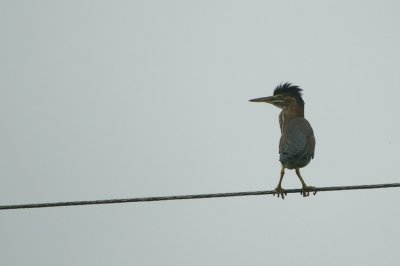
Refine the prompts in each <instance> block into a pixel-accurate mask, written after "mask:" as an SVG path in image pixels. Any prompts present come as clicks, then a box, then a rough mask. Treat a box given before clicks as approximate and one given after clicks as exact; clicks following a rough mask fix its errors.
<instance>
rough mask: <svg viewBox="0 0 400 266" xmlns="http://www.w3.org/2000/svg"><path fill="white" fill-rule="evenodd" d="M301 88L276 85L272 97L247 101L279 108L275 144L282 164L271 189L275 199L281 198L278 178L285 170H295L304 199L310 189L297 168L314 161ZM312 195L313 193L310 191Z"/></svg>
mask: <svg viewBox="0 0 400 266" xmlns="http://www.w3.org/2000/svg"><path fill="white" fill-rule="evenodd" d="M301 92H302V89H301V88H300V87H298V86H295V85H292V84H291V83H284V84H281V85H279V86H277V87H276V88H275V90H274V95H273V96H269V97H262V98H256V99H252V100H250V102H265V103H270V104H272V105H275V106H276V107H278V108H280V109H282V111H281V113H280V114H279V125H280V128H281V139H280V141H279V161H280V162H281V164H282V169H281V175H280V179H279V183H278V186H277V187H276V188H275V193H276V194H277V196H278V197H279V196H281V197H282V199H284V198H285V195H287V193H285V190H284V189H283V188H282V179H283V176H284V175H285V168H286V169H295V171H296V175H297V176H298V177H299V179H300V181H301V184H302V186H303V187H302V192H301V194H302V195H303V196H304V197H306V196H308V195H309V194H310V191H312V190H313V189H314V187H311V186H307V185H306V183H305V182H304V180H303V178H302V176H301V175H300V168H302V167H305V166H306V165H308V163H309V162H310V161H311V159H313V158H314V149H315V137H314V132H313V129H312V127H311V125H310V123H309V122H308V121H307V120H306V119H305V118H304V100H303V98H302V97H301V96H302V93H301ZM314 194H315V191H314ZM274 195H275V194H274Z"/></svg>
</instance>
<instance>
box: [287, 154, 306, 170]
mask: <svg viewBox="0 0 400 266" xmlns="http://www.w3.org/2000/svg"><path fill="white" fill-rule="evenodd" d="M279 161H280V162H281V164H282V166H283V167H284V168H287V169H296V168H302V167H305V166H306V165H307V164H308V163H309V162H310V161H311V157H310V156H290V155H288V154H284V153H282V154H280V156H279Z"/></svg>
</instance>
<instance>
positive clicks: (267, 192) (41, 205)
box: [0, 183, 400, 210]
mask: <svg viewBox="0 0 400 266" xmlns="http://www.w3.org/2000/svg"><path fill="white" fill-rule="evenodd" d="M391 187H400V183H389V184H376V185H357V186H338V187H318V188H314V189H313V190H312V191H311V192H314V194H315V193H317V192H321V191H339V190H359V189H374V188H391ZM301 191H302V190H301V189H287V190H286V192H287V193H288V194H289V193H300V192H301ZM274 193H275V192H274V191H273V190H264V191H248V192H228V193H214V194H195V195H181V196H163V197H144V198H126V199H108V200H87V201H65V202H52V203H34V204H19V205H0V210H15V209H33V208H49V207H66V206H81V205H99V204H116V203H128V202H147V201H165V200H186V199H206V198H226V197H240V196H257V195H272V194H274Z"/></svg>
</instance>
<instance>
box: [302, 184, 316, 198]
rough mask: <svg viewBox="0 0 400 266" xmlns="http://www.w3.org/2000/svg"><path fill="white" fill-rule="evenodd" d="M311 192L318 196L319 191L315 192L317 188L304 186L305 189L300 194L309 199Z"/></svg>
mask: <svg viewBox="0 0 400 266" xmlns="http://www.w3.org/2000/svg"><path fill="white" fill-rule="evenodd" d="M310 192H313V194H314V195H315V194H317V191H316V190H315V187H312V186H303V188H302V189H301V192H300V194H301V195H302V196H303V197H308V196H310Z"/></svg>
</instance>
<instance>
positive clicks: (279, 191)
mask: <svg viewBox="0 0 400 266" xmlns="http://www.w3.org/2000/svg"><path fill="white" fill-rule="evenodd" d="M284 175H285V168H283V166H282V169H281V177H280V178H279V183H278V186H277V187H276V188H275V190H274V194H273V195H274V196H275V194H276V195H277V196H278V198H279V197H280V196H281V197H282V199H285V196H286V195H287V193H286V192H285V190H284V189H283V188H282V180H283V176H284Z"/></svg>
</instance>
